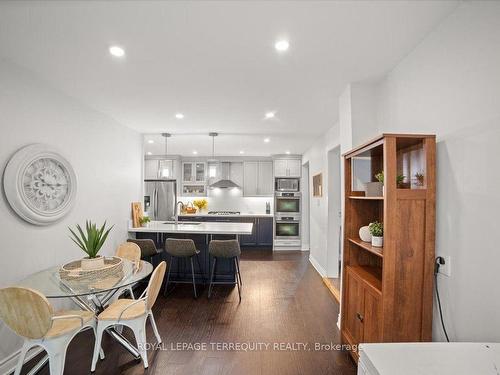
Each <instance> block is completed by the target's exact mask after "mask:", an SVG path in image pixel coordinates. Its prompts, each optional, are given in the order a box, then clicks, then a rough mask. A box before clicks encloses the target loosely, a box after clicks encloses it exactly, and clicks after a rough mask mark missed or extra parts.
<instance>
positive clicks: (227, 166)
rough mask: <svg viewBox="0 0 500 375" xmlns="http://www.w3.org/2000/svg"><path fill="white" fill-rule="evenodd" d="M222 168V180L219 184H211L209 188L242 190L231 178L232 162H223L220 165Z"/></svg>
mask: <svg viewBox="0 0 500 375" xmlns="http://www.w3.org/2000/svg"><path fill="white" fill-rule="evenodd" d="M220 168H221V173H220V176H221V179H220V180H219V181H217V182H214V183H213V184H211V185H210V186H209V187H210V189H215V188H219V189H231V188H240V186H239V185H238V184H237V183H235V182H233V181H232V180H231V178H230V175H231V163H230V162H221V163H220Z"/></svg>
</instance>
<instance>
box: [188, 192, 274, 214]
mask: <svg viewBox="0 0 500 375" xmlns="http://www.w3.org/2000/svg"><path fill="white" fill-rule="evenodd" d="M208 194H209V196H208V197H205V199H206V200H207V201H208V210H209V211H240V212H241V213H242V214H265V213H266V202H269V203H270V204H271V213H273V211H274V197H273V196H268V197H243V196H242V194H241V190H239V189H217V190H209V191H208ZM200 198H203V197H179V200H181V201H182V202H183V203H188V202H192V201H193V200H195V199H200Z"/></svg>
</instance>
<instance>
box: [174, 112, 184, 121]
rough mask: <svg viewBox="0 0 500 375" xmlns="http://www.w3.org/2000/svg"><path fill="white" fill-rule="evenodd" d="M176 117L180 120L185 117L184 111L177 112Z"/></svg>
mask: <svg viewBox="0 0 500 375" xmlns="http://www.w3.org/2000/svg"><path fill="white" fill-rule="evenodd" d="M175 118H176V119H179V120H182V119H183V118H184V115H183V114H182V113H176V114H175Z"/></svg>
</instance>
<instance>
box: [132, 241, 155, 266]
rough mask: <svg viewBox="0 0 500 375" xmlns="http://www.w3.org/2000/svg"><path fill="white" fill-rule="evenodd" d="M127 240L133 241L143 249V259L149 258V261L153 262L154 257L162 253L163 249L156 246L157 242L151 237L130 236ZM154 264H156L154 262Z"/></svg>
mask: <svg viewBox="0 0 500 375" xmlns="http://www.w3.org/2000/svg"><path fill="white" fill-rule="evenodd" d="M127 242H133V243H135V244H136V245H137V246H139V248H140V249H141V259H142V260H147V261H148V262H149V263H151V264H153V258H154V257H155V256H157V255H160V254H161V252H162V250H159V249H157V248H156V245H155V242H154V241H153V240H150V239H139V240H136V239H133V238H130V239H128V240H127ZM153 265H154V264H153Z"/></svg>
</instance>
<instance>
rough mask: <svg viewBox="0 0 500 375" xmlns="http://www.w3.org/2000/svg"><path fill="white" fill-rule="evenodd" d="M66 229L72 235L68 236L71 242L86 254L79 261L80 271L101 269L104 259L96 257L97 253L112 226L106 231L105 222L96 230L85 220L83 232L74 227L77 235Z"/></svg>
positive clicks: (95, 227)
mask: <svg viewBox="0 0 500 375" xmlns="http://www.w3.org/2000/svg"><path fill="white" fill-rule="evenodd" d="M68 229H69V231H70V232H71V235H72V236H70V238H71V240H72V241H73V242H74V243H76V244H77V245H78V247H79V248H80V249H82V250H83V251H84V252H85V253H87V256H86V257H85V258H83V259H82V260H81V267H82V269H83V270H95V269H99V268H103V267H104V257H102V256H100V255H98V253H99V250H101V248H102V245H104V242H105V241H106V239H107V238H108V235H109V232H110V231H111V229H113V226H111V227H110V228H107V229H106V222H104V224H103V225H102V226H101V227H100V228H98V227H97V225H96V224H95V223H92V222H91V221H90V220H87V221H86V222H85V232H84V231H83V229H82V228H81V227H80V225H79V224H77V225H76V230H77V231H78V234H77V233H76V232H75V231H74V230H73V229H71V228H68Z"/></svg>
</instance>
